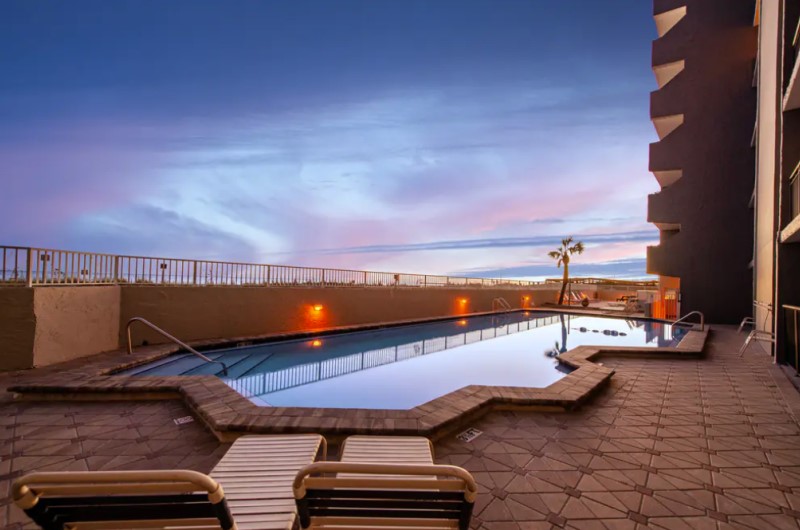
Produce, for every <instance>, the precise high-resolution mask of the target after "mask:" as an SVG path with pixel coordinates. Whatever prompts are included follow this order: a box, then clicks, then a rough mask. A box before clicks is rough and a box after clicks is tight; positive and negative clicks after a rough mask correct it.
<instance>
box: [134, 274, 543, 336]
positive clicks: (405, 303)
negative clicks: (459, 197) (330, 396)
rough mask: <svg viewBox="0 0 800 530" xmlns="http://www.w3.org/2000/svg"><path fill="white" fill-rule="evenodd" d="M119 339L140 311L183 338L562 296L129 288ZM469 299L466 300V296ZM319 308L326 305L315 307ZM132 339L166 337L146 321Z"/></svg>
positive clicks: (463, 310)
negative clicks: (497, 299)
mask: <svg viewBox="0 0 800 530" xmlns="http://www.w3.org/2000/svg"><path fill="white" fill-rule="evenodd" d="M121 289H122V297H121V301H122V308H121V311H120V319H121V320H120V344H124V343H125V337H124V334H125V323H126V322H127V321H128V319H130V318H131V317H135V316H139V317H144V318H146V319H147V320H150V321H151V322H153V323H154V324H156V325H158V326H160V327H162V328H164V329H165V330H167V331H169V332H170V333H172V334H173V335H175V336H176V337H179V338H181V339H183V340H200V339H217V338H232V337H244V336H251V335H263V334H267V333H279V332H290V331H300V330H309V329H321V328H329V327H335V326H351V325H357V324H374V323H379V322H388V321H395V320H407V319H421V318H432V317H441V316H451V315H452V316H457V315H460V314H467V313H474V312H481V311H490V310H491V309H492V300H493V299H495V298H497V297H503V298H505V299H506V300H507V301H508V302H509V304H510V305H511V306H512V307H514V308H521V307H523V296H528V297H529V303H531V304H533V305H540V304H542V303H544V302H552V301H554V300H555V293H556V290H555V289H547V290H543V289H541V288H539V289H531V290H509V289H487V288H464V289H456V288H441V289H437V288H426V289H419V288H413V287H412V288H403V287H386V288H380V287H370V288H359V287H347V288H335V287H328V288H325V287H307V288H306V287H269V288H263V287H170V286H122V287H121ZM461 300H465V302H461ZM315 306H321V308H320V309H319V310H315V309H314V307H315ZM132 337H133V343H134V344H135V345H141V344H142V342H143V341H147V342H148V344H158V343H162V342H164V339H163V338H162V337H161V336H159V335H158V334H156V333H155V332H152V331H150V330H148V329H146V328H144V327H143V326H141V325H135V324H134V327H133V333H132Z"/></svg>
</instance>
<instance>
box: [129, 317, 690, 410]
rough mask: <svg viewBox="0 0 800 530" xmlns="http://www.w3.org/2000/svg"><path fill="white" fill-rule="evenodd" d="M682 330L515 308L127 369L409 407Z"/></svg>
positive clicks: (329, 403)
mask: <svg viewBox="0 0 800 530" xmlns="http://www.w3.org/2000/svg"><path fill="white" fill-rule="evenodd" d="M684 333H685V330H684V329H682V328H677V327H676V328H674V329H673V327H672V326H670V325H668V324H664V323H660V322H652V321H644V320H635V319H622V318H603V317H591V316H582V315H568V314H543V313H529V312H521V311H520V312H516V313H506V314H502V315H493V316H481V317H471V318H465V319H460V320H446V321H438V322H430V323H424V324H415V325H406V326H397V327H390V328H383V329H377V330H372V331H361V332H351V333H343V334H338V335H320V336H318V337H313V338H307V339H302V340H288V341H281V342H270V343H262V344H257V345H252V346H244V347H238V348H232V349H225V350H215V351H206V352H204V353H205V354H206V355H207V356H208V357H210V358H211V359H215V360H220V361H223V362H225V363H226V364H227V366H228V368H229V370H228V375H227V376H225V375H223V374H222V373H221V368H220V366H219V364H216V363H214V364H211V363H205V362H204V361H202V360H201V359H199V358H198V357H196V356H194V355H191V354H188V353H184V354H176V355H172V356H170V357H167V358H165V359H161V360H159V361H155V362H153V363H150V364H147V365H144V366H140V367H136V368H133V369H131V370H128V371H126V372H124V373H125V374H128V375H204V374H213V375H216V376H218V377H220V378H222V379H223V380H224V381H225V382H226V383H227V384H228V385H230V386H231V387H232V388H233V389H235V390H236V391H238V392H239V393H241V394H242V395H244V396H245V397H247V398H250V399H251V400H252V401H253V402H254V403H256V404H258V405H263V406H292V407H334V408H381V409H409V408H413V407H415V406H417V405H421V404H423V403H426V402H428V401H430V400H432V399H435V398H437V397H439V396H442V395H445V394H447V393H449V392H453V391H455V390H458V389H460V388H463V387H465V386H468V385H495V386H522V387H545V386H548V385H549V384H551V383H553V382H555V381H557V380H559V379H560V378H562V377H564V375H566V373H568V372H569V371H570V370H569V368H568V367H566V365H563V364H561V363H559V362H558V356H559V355H561V354H562V353H564V352H566V351H568V350H569V349H571V348H574V347H576V346H581V345H594V346H602V345H616V346H640V347H656V346H661V347H664V346H674V345H676V344H677V342H679V340H680V338H681V337H682V336H683V334H684Z"/></svg>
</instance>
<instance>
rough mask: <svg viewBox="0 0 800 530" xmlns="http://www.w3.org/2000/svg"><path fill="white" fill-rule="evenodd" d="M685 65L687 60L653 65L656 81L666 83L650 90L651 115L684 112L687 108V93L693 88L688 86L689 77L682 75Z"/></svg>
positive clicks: (668, 114)
mask: <svg viewBox="0 0 800 530" xmlns="http://www.w3.org/2000/svg"><path fill="white" fill-rule="evenodd" d="M684 65H685V61H677V62H676V63H669V64H666V65H662V66H659V67H653V72H654V73H655V75H656V81H657V82H659V83H662V82H663V83H664V85H663V86H662V87H661V88H659V89H658V90H654V91H653V92H650V116H671V115H677V114H683V112H684V111H685V110H686V101H687V94H691V92H692V90H691V87H690V86H687V83H688V81H689V79H688V78H687V77H686V75H681V72H683V70H684ZM670 76H672V77H670Z"/></svg>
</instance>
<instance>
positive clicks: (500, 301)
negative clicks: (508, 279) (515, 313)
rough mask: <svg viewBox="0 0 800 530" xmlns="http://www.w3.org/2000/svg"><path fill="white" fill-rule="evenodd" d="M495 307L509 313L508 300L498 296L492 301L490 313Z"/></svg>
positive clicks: (509, 305)
mask: <svg viewBox="0 0 800 530" xmlns="http://www.w3.org/2000/svg"><path fill="white" fill-rule="evenodd" d="M495 307H499V308H501V309H505V310H506V311H511V304H509V303H508V300H506V299H505V298H503V297H502V296H498V297H497V298H495V299H494V300H492V311H495V310H496V309H495Z"/></svg>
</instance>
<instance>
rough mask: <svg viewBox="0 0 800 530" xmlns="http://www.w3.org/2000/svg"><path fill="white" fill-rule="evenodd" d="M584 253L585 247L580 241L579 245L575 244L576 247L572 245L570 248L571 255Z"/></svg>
mask: <svg viewBox="0 0 800 530" xmlns="http://www.w3.org/2000/svg"><path fill="white" fill-rule="evenodd" d="M583 251H584V246H583V243H582V242H580V241H578V242H577V243H575V244H574V245H572V246H571V247H570V248H569V253H570V254H582V253H583Z"/></svg>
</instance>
